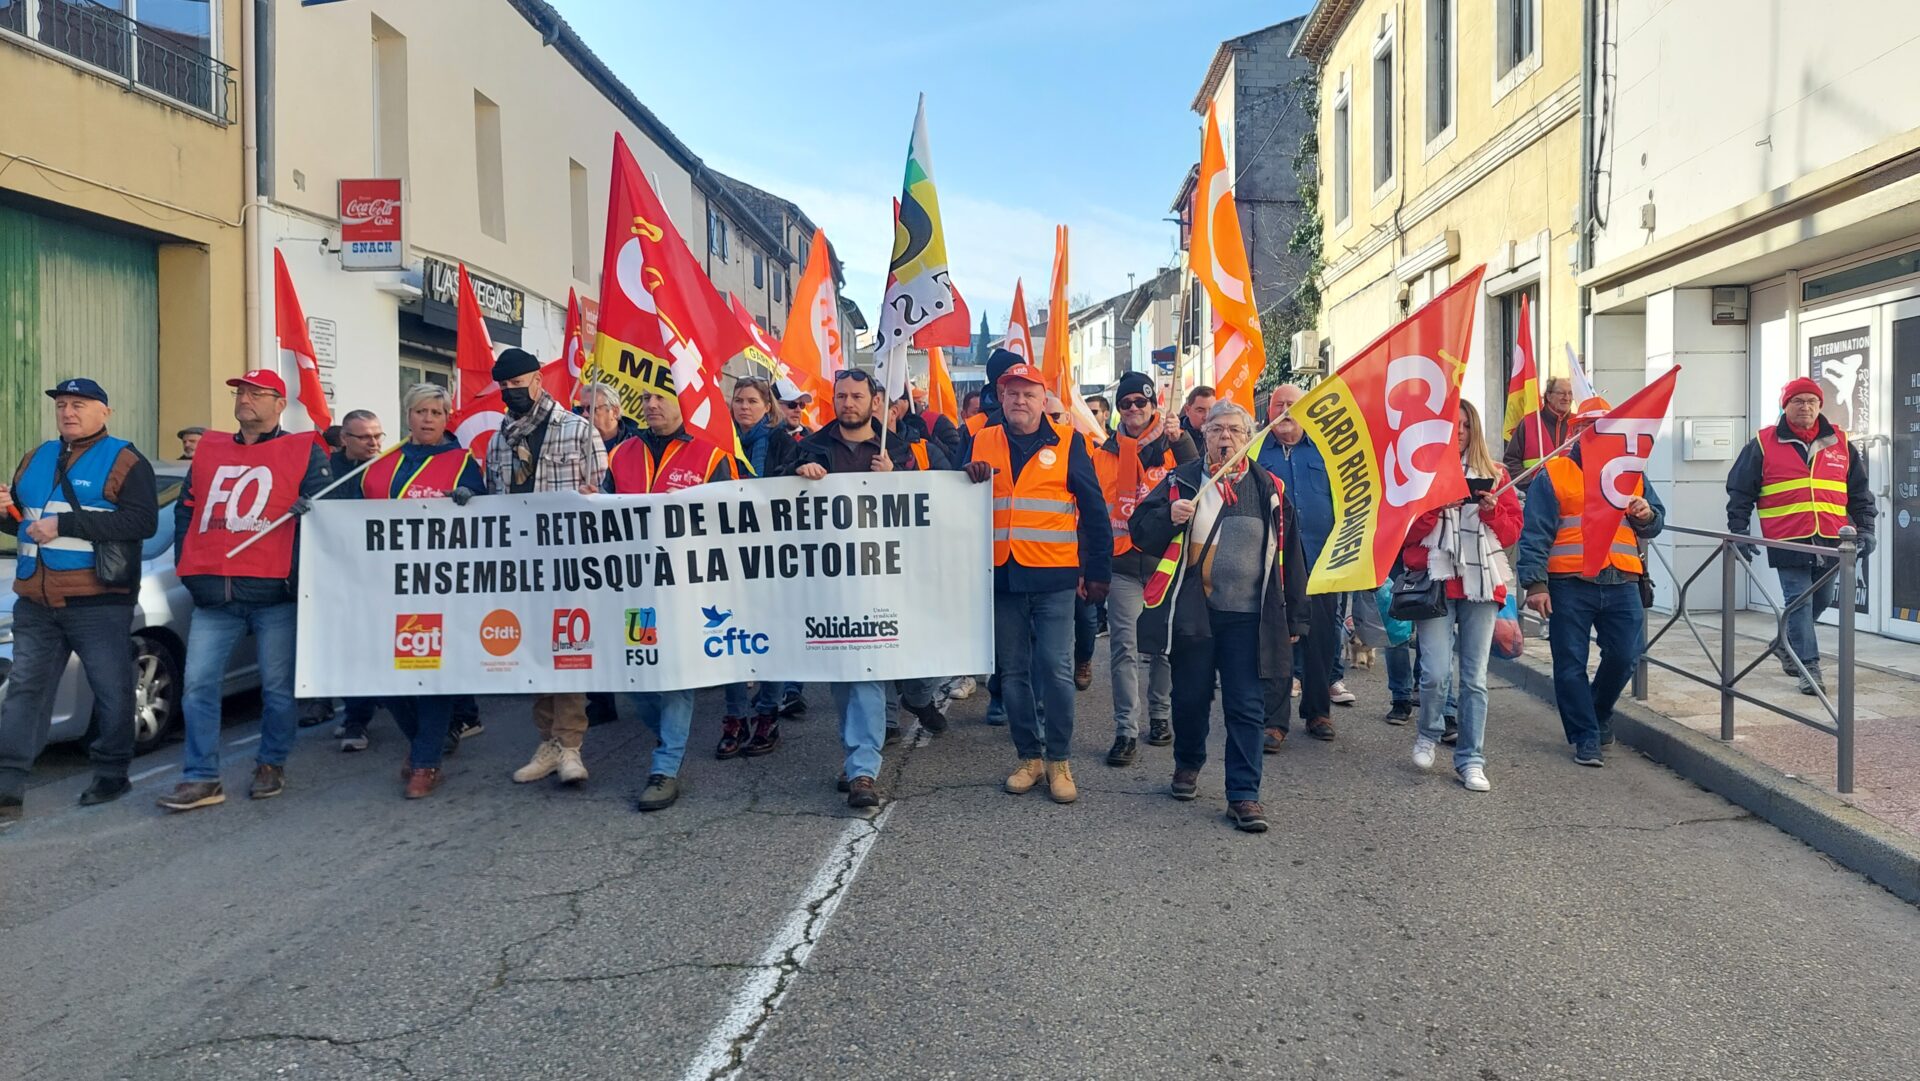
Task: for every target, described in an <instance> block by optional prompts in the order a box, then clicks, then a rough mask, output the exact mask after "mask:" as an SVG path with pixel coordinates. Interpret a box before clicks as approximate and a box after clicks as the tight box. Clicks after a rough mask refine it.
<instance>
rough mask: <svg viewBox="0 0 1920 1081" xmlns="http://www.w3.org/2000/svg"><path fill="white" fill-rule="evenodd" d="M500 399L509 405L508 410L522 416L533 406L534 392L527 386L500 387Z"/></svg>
mask: <svg viewBox="0 0 1920 1081" xmlns="http://www.w3.org/2000/svg"><path fill="white" fill-rule="evenodd" d="M500 400H501V401H503V402H505V403H506V405H507V412H509V413H512V414H513V415H514V416H521V415H524V414H525V413H526V411H527V410H529V409H532V408H533V392H532V391H531V390H528V389H527V388H526V387H502V388H500Z"/></svg>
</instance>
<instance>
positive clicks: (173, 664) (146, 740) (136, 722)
mask: <svg viewBox="0 0 1920 1081" xmlns="http://www.w3.org/2000/svg"><path fill="white" fill-rule="evenodd" d="M180 690H181V673H180V662H179V660H178V659H177V658H175V657H174V655H173V651H172V650H170V649H168V648H167V647H166V645H165V644H164V643H162V642H159V641H156V640H155V639H152V638H148V637H146V636H144V635H136V636H134V639H133V749H134V753H135V754H145V753H147V752H148V751H151V750H153V749H154V748H155V747H158V746H159V745H160V743H161V741H162V740H164V739H166V738H167V733H169V732H171V731H172V730H173V727H174V725H175V724H176V723H177V722H178V721H179V719H180Z"/></svg>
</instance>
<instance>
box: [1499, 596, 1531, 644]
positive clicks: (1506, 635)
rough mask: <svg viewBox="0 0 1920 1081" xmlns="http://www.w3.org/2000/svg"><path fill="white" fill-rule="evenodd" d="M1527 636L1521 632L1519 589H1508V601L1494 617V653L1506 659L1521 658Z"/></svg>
mask: <svg viewBox="0 0 1920 1081" xmlns="http://www.w3.org/2000/svg"><path fill="white" fill-rule="evenodd" d="M1526 648H1527V636H1526V635H1524V634H1522V633H1521V632H1520V597H1519V591H1518V590H1515V589H1509V590H1507V601H1506V603H1505V604H1502V605H1501V606H1500V612H1499V614H1498V615H1496V616H1494V617H1493V655H1494V656H1496V657H1500V658H1502V659H1504V660H1509V661H1514V660H1519V659H1520V654H1522V653H1524V652H1526Z"/></svg>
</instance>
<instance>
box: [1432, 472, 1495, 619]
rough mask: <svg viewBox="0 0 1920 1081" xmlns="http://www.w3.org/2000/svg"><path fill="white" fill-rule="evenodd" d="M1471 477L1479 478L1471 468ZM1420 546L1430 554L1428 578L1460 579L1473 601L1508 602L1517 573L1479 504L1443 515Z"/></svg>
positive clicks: (1461, 507) (1461, 506)
mask: <svg viewBox="0 0 1920 1081" xmlns="http://www.w3.org/2000/svg"><path fill="white" fill-rule="evenodd" d="M1467 475H1468V476H1470V477H1472V476H1477V475H1478V474H1476V473H1475V472H1474V470H1472V469H1471V468H1469V469H1468V470H1467ZM1481 479H1492V478H1485V477H1483V478H1481ZM1420 546H1421V547H1423V548H1425V549H1426V550H1427V574H1428V575H1429V576H1430V577H1432V578H1433V579H1434V580H1435V581H1442V582H1445V581H1452V580H1454V579H1459V581H1460V589H1461V591H1462V592H1463V593H1465V594H1466V599H1467V600H1470V601H1489V602H1496V603H1497V602H1502V601H1505V600H1506V595H1507V583H1508V582H1510V581H1512V579H1513V573H1512V572H1511V571H1510V570H1508V568H1507V553H1506V552H1504V551H1502V550H1501V549H1500V545H1499V544H1498V543H1497V542H1496V541H1495V540H1494V539H1493V532H1492V531H1491V530H1489V529H1487V528H1486V523H1484V522H1482V521H1481V520H1480V504H1479V502H1478V501H1474V502H1471V503H1466V504H1463V505H1460V506H1453V507H1448V508H1447V509H1446V510H1443V511H1441V512H1440V521H1439V522H1437V523H1435V525H1434V527H1433V531H1432V532H1430V533H1428V534H1427V536H1426V539H1424V540H1422V541H1421V542H1420Z"/></svg>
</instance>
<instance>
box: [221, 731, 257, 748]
mask: <svg viewBox="0 0 1920 1081" xmlns="http://www.w3.org/2000/svg"><path fill="white" fill-rule="evenodd" d="M258 742H260V733H258V732H255V733H254V734H253V735H251V736H242V737H241V738H239V739H236V740H234V741H233V742H232V743H229V744H227V746H229V747H245V746H246V745H247V744H249V743H258Z"/></svg>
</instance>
